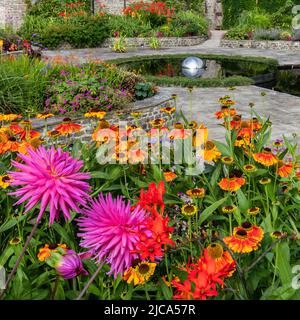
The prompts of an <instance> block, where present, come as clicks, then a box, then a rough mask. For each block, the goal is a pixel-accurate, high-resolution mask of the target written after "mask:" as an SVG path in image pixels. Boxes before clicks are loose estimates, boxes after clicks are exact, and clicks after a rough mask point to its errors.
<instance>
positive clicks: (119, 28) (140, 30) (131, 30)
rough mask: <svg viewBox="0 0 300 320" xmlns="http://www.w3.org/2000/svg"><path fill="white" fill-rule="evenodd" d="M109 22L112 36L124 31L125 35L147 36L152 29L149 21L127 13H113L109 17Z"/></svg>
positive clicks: (131, 36)
mask: <svg viewBox="0 0 300 320" xmlns="http://www.w3.org/2000/svg"><path fill="white" fill-rule="evenodd" d="M107 24H108V29H109V36H110V37H114V36H115V34H117V33H119V34H120V33H122V35H123V36H125V37H129V38H134V37H138V36H147V35H148V34H149V33H151V31H152V29H151V26H150V24H149V23H145V22H143V21H141V20H140V19H136V18H132V17H129V16H125V15H111V16H109V17H108V21H107Z"/></svg>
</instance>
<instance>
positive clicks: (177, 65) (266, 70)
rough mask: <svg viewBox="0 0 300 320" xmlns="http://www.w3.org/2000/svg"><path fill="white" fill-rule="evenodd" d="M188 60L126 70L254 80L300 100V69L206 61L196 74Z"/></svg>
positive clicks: (163, 61) (142, 63) (132, 65)
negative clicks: (236, 77)
mask: <svg viewBox="0 0 300 320" xmlns="http://www.w3.org/2000/svg"><path fill="white" fill-rule="evenodd" d="M183 61H184V58H166V59H164V58H159V59H155V58H154V59H151V60H150V59H147V60H143V61H141V60H140V61H131V62H126V63H122V66H125V67H126V69H128V70H130V71H134V72H135V73H138V74H140V75H143V76H154V77H171V78H174V77H185V78H186V77H189V78H192V79H197V78H202V79H223V78H229V77H234V76H243V77H248V78H251V79H252V80H253V81H254V84H255V85H257V86H260V87H263V88H268V89H274V90H277V91H281V92H286V93H290V94H293V95H297V96H300V69H299V68H295V69H288V70H287V69H285V70H281V69H280V68H278V66H276V65H272V64H269V63H262V62H252V61H251V62H250V61H237V60H228V59H226V60H212V59H203V60H202V61H203V67H202V68H201V70H198V71H195V72H193V70H192V71H191V70H187V69H185V68H183V67H182V63H183Z"/></svg>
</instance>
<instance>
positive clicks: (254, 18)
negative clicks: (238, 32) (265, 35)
mask: <svg viewBox="0 0 300 320" xmlns="http://www.w3.org/2000/svg"><path fill="white" fill-rule="evenodd" d="M238 24H239V26H244V27H245V28H246V29H249V30H251V31H253V30H254V29H267V28H269V27H271V25H272V18H271V15H270V14H268V13H265V12H264V11H261V10H258V9H255V10H251V11H243V12H242V13H241V15H240V17H239V19H238Z"/></svg>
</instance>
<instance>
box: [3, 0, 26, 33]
mask: <svg viewBox="0 0 300 320" xmlns="http://www.w3.org/2000/svg"><path fill="white" fill-rule="evenodd" d="M25 12H26V3H25V0H0V27H5V26H12V27H13V28H15V29H16V28H18V27H19V26H20V25H21V23H22V19H23V16H24V14H25Z"/></svg>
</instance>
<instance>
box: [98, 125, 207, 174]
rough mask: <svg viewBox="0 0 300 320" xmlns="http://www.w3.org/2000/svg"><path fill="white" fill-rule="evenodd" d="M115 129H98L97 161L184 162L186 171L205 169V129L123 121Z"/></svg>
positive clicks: (196, 171) (193, 172) (122, 162)
mask: <svg viewBox="0 0 300 320" xmlns="http://www.w3.org/2000/svg"><path fill="white" fill-rule="evenodd" d="M117 128H118V129H117V130H113V129H111V128H104V129H97V130H96V132H95V133H94V135H93V138H94V140H96V141H97V142H98V150H97V153H96V159H97V161H98V163H99V164H101V165H104V164H116V163H118V164H133V165H134V164H149V163H151V164H163V165H171V166H173V165H183V166H184V167H185V168H186V169H185V174H186V175H191V176H197V175H199V174H201V173H202V172H203V170H204V152H205V141H206V130H205V129H201V128H200V129H199V128H198V129H183V128H180V129H176V128H174V129H168V128H166V127H163V128H152V129H151V130H149V131H145V130H143V129H142V128H132V127H131V126H130V125H127V123H126V122H124V121H122V122H120V123H119V125H118V126H117Z"/></svg>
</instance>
